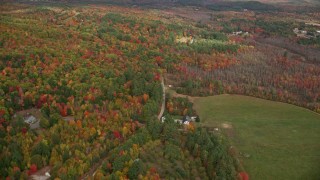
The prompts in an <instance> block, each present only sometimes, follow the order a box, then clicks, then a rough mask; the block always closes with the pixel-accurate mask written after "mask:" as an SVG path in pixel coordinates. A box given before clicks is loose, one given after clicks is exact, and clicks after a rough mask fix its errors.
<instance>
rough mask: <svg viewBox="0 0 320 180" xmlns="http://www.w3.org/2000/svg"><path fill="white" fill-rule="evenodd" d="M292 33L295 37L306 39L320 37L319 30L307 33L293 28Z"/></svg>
mask: <svg viewBox="0 0 320 180" xmlns="http://www.w3.org/2000/svg"><path fill="white" fill-rule="evenodd" d="M293 32H294V33H295V34H296V35H297V37H300V38H306V39H312V38H317V37H318V36H320V30H317V31H315V32H308V31H306V30H300V29H299V28H294V29H293Z"/></svg>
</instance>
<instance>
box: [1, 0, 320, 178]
mask: <svg viewBox="0 0 320 180" xmlns="http://www.w3.org/2000/svg"><path fill="white" fill-rule="evenodd" d="M238 4H239V5H238V6H236V7H235V6H232V7H233V8H231V9H230V8H229V5H223V8H224V7H225V8H226V9H223V10H222V9H220V8H219V9H220V10H219V11H216V9H215V8H211V7H209V8H208V10H204V11H203V12H204V14H202V16H203V17H201V19H202V20H201V21H198V20H194V19H192V20H190V19H188V18H191V17H189V16H190V15H189V14H188V15H186V14H183V13H181V11H180V9H179V8H182V9H183V10H187V11H193V12H196V10H194V9H193V8H191V10H190V8H189V7H184V6H181V7H178V10H176V9H173V10H172V9H164V10H159V9H156V10H154V9H152V8H150V9H149V8H144V7H139V6H138V7H130V6H118V5H114V4H113V5H110V4H81V3H80V4H67V5H66V4H61V5H59V4H55V3H53V4H39V5H35V4H32V3H26V4H15V3H4V4H1V5H0V59H1V61H0V150H1V151H0V152H1V153H0V179H4V178H7V179H28V178H30V177H32V176H35V175H39V174H40V173H41V172H42V170H43V169H45V170H47V171H49V172H50V175H51V178H58V179H82V178H90V177H92V178H94V179H104V178H107V179H242V180H247V179H249V175H248V174H247V173H246V171H245V169H244V167H243V165H242V161H241V159H239V157H238V154H237V153H235V151H234V150H233V148H232V146H231V145H230V142H229V140H228V138H227V137H226V136H225V135H224V134H223V133H220V132H212V131H210V130H208V128H206V127H203V126H202V125H201V117H199V116H198V115H197V112H196V111H195V110H194V108H193V103H192V102H190V101H189V100H188V99H187V98H183V97H174V96H171V95H170V94H167V96H166V100H165V112H164V117H165V121H164V122H161V121H159V120H158V119H157V115H158V113H159V112H160V108H161V104H162V103H164V102H162V96H163V89H162V86H161V83H162V82H161V81H162V79H164V83H165V85H166V88H168V87H169V85H170V86H171V87H172V88H171V90H173V91H176V92H177V93H179V94H184V95H192V96H209V95H217V94H225V93H227V94H242V95H248V96H254V97H259V98H263V99H269V100H274V101H281V102H286V103H290V104H294V105H298V106H301V107H305V108H308V109H310V110H312V111H314V112H317V113H320V79H319V78H320V66H319V62H320V60H319V59H318V58H319V56H317V55H319V53H320V51H319V49H318V47H319V42H318V39H319V37H320V36H319V37H317V39H314V40H310V39H309V40H307V39H299V38H297V37H295V35H294V33H293V32H292V29H293V28H294V27H296V26H297V25H299V23H297V22H295V21H294V20H293V19H290V20H288V21H286V22H287V23H282V21H280V20H279V19H278V17H279V16H280V17H281V18H285V17H286V15H285V13H280V15H278V14H272V13H271V14H269V16H265V15H266V14H268V12H266V14H264V13H265V10H264V8H266V9H267V10H268V11H269V9H270V8H271V7H270V6H264V5H261V3H253V2H249V3H244V5H243V3H238ZM221 6H222V5H221ZM247 6H250V7H252V9H250V8H248V9H249V12H238V9H239V8H240V9H241V8H246V7H247ZM184 8H187V9H184ZM261 8H262V9H261ZM251 10H254V11H259V12H258V13H255V12H254V11H251ZM173 11H174V12H173ZM175 13H176V14H175ZM179 13H181V14H179ZM315 14H316V13H312V12H310V14H308V16H309V17H316V15H315ZM196 16H197V15H196ZM196 16H195V17H193V18H197V17H196ZM199 16H201V15H199ZM301 18H307V17H301ZM318 18H319V17H318ZM300 25H301V24H300ZM306 26H307V27H308V28H309V29H315V27H313V26H311V25H306ZM299 27H300V26H299ZM235 31H243V32H247V34H244V33H243V34H240V35H234V34H233V32H235ZM277 37H281V38H286V41H281V42H280V43H278V44H277V42H276V41H273V39H272V38H274V39H277ZM270 39H271V40H270ZM267 41H271V42H270V43H265V42H267ZM284 43H294V46H295V47H296V49H295V50H292V49H293V48H291V49H290V48H287V49H286V48H284V46H282V47H281V45H283V44H284ZM305 49H311V50H310V51H312V52H313V54H311V55H312V56H311V55H309V53H305V52H306V51H307V50H305ZM308 51H309V50H308ZM305 54H308V55H309V56H310V57H309V56H307V55H305ZM185 116H197V119H196V121H195V122H190V123H189V124H187V125H185V124H179V123H176V121H175V120H176V119H179V118H180V119H181V118H183V117H185ZM30 117H34V118H35V119H36V120H35V121H36V122H33V121H31V120H30V121H31V123H30V122H28V121H27V119H28V118H30ZM154 157H158V158H159V159H158V160H157V161H155V159H154Z"/></svg>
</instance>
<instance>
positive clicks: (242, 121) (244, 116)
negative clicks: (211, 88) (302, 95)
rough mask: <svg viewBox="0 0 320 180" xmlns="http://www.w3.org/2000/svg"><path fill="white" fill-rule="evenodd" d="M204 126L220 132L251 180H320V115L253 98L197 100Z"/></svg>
mask: <svg viewBox="0 0 320 180" xmlns="http://www.w3.org/2000/svg"><path fill="white" fill-rule="evenodd" d="M194 108H195V109H196V111H197V112H198V114H199V115H200V118H201V122H202V125H205V126H209V127H218V128H219V129H220V130H222V131H224V132H225V133H226V134H227V135H228V136H229V137H230V141H231V143H232V144H233V145H234V146H235V147H236V149H237V150H238V151H239V152H241V154H245V156H246V157H245V156H241V159H242V160H243V164H244V168H245V170H246V171H247V172H248V173H249V175H250V179H254V180H256V179H257V180H264V179H268V180H269V179H270V180H274V179H281V180H286V179H288V180H289V179H290V180H294V179H301V180H303V179H308V180H312V179H315V180H316V179H318V180H319V179H320V115H319V114H316V113H314V112H312V111H309V110H307V109H304V108H300V107H297V106H293V105H290V104H285V103H280V102H273V101H268V100H263V99H258V98H253V97H248V96H239V95H219V96H211V97H203V98H197V99H196V100H195V104H194Z"/></svg>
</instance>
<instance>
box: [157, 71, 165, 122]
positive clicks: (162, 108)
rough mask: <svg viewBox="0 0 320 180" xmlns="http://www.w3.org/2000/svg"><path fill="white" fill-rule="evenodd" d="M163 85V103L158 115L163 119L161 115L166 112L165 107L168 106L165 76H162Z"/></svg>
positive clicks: (159, 118)
mask: <svg viewBox="0 0 320 180" xmlns="http://www.w3.org/2000/svg"><path fill="white" fill-rule="evenodd" d="M161 87H162V105H161V110H160V113H159V115H158V120H161V117H162V115H163V113H164V108H165V107H166V88H165V86H164V80H163V76H161Z"/></svg>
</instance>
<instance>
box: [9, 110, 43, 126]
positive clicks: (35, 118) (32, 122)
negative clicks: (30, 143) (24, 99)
mask: <svg viewBox="0 0 320 180" xmlns="http://www.w3.org/2000/svg"><path fill="white" fill-rule="evenodd" d="M13 118H14V119H18V118H22V119H23V121H24V122H25V123H27V124H29V126H30V129H37V128H39V127H40V119H41V118H42V113H41V112H40V109H35V108H32V109H27V110H23V111H18V112H16V113H15V114H14V115H13Z"/></svg>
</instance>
